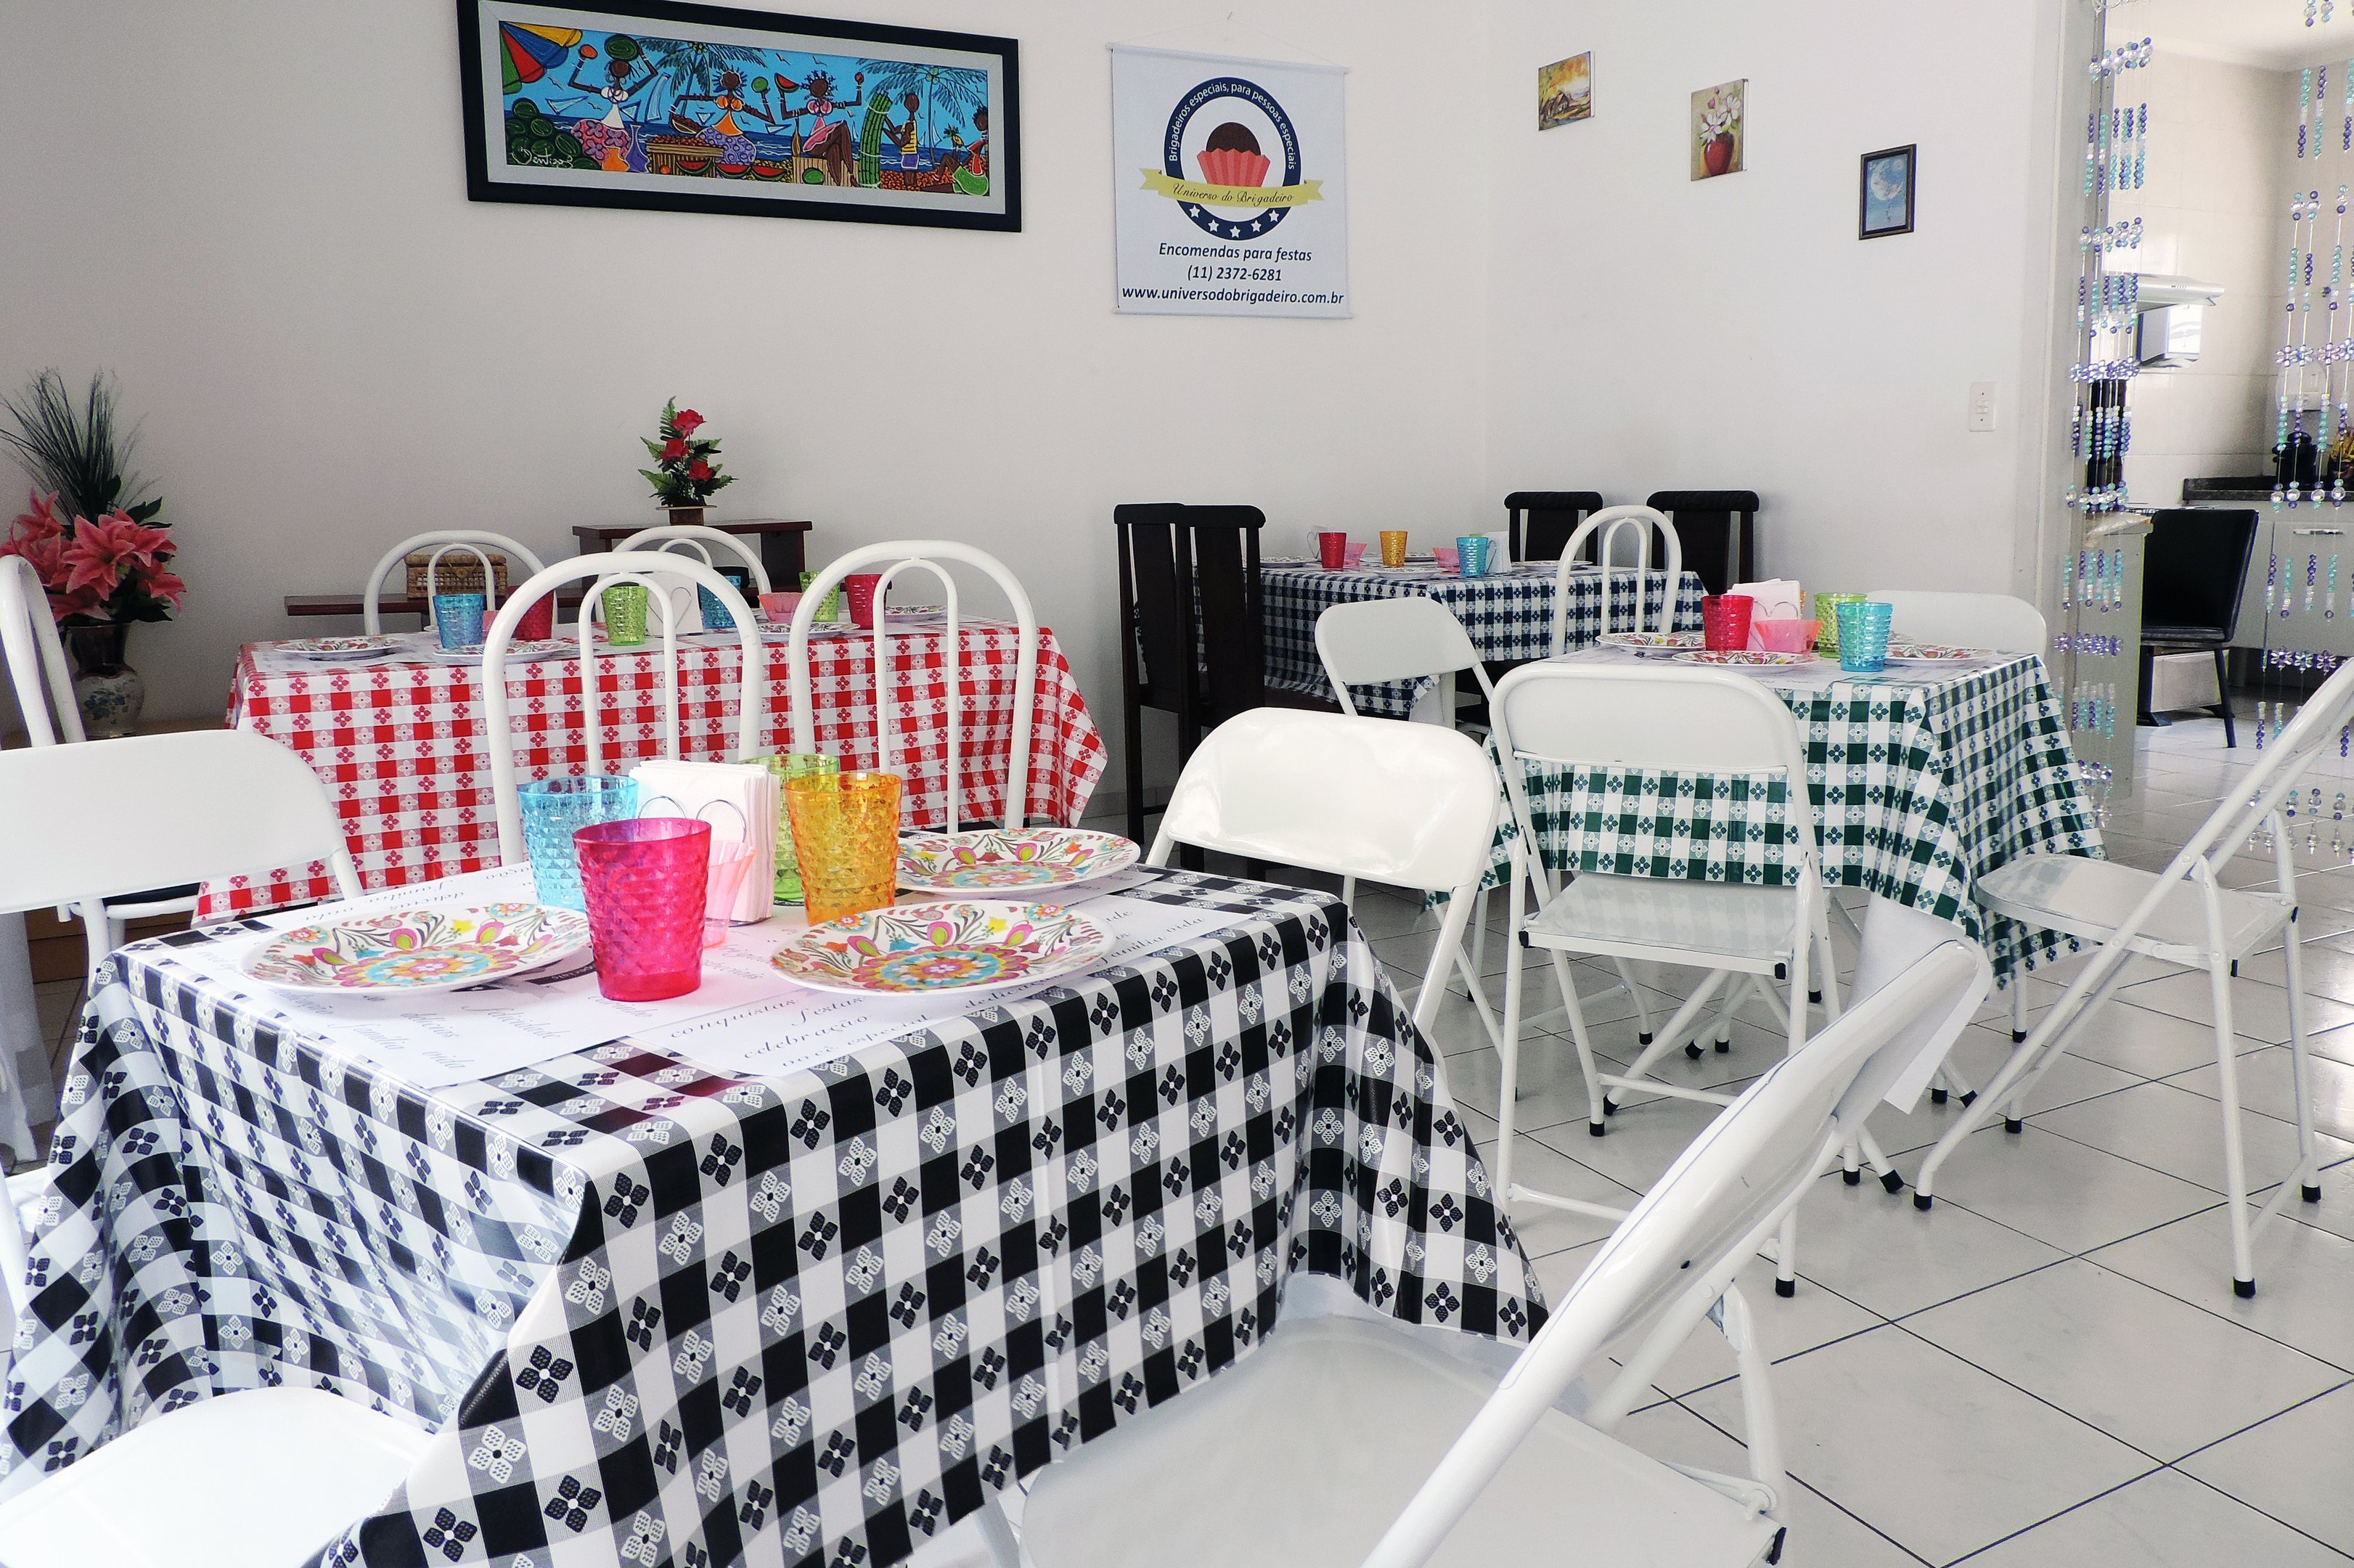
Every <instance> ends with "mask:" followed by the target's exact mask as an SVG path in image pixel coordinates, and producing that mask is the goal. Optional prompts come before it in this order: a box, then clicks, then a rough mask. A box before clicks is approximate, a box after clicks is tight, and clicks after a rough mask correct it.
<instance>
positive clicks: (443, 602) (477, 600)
mask: <svg viewBox="0 0 2354 1568" xmlns="http://www.w3.org/2000/svg"><path fill="white" fill-rule="evenodd" d="M433 630H435V631H436V632H438V633H440V638H441V646H442V647H444V648H473V647H478V646H480V645H481V643H482V595H481V594H478V593H437V594H435V595H434V596H433Z"/></svg>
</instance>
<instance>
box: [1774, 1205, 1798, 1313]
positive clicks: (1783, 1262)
mask: <svg viewBox="0 0 2354 1568" xmlns="http://www.w3.org/2000/svg"><path fill="white" fill-rule="evenodd" d="M1774 1253H1775V1257H1774V1294H1775V1295H1776V1296H1779V1297H1782V1298H1785V1299H1787V1298H1790V1297H1793V1296H1796V1295H1797V1293H1798V1216H1797V1214H1796V1213H1792V1214H1789V1215H1787V1216H1785V1217H1784V1219H1783V1221H1782V1234H1781V1236H1780V1238H1779V1239H1778V1240H1776V1243H1775V1244H1774Z"/></svg>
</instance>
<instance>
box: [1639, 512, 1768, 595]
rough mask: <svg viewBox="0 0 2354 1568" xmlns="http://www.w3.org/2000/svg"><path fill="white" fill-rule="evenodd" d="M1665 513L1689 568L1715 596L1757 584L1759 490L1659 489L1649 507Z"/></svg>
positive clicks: (1686, 568) (1687, 569) (1685, 565)
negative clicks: (1743, 585) (1673, 526)
mask: <svg viewBox="0 0 2354 1568" xmlns="http://www.w3.org/2000/svg"><path fill="white" fill-rule="evenodd" d="M1643 504H1644V505H1646V506H1649V507H1650V508H1651V509H1652V510H1653V511H1655V512H1664V513H1666V514H1668V517H1669V519H1670V521H1671V522H1673V523H1674V524H1675V525H1676V541H1677V543H1679V544H1680V545H1681V546H1683V552H1684V570H1686V571H1688V572H1691V573H1694V574H1696V575H1697V576H1698V577H1700V580H1701V584H1702V587H1704V588H1707V589H1708V591H1709V592H1711V593H1723V592H1724V591H1725V590H1726V589H1728V588H1732V587H1733V585H1734V584H1735V583H1746V582H1755V581H1756V580H1757V510H1758V506H1757V493H1756V492H1755V491H1754V490H1655V491H1653V492H1652V493H1651V497H1650V499H1649V501H1646V502H1645V503H1643Z"/></svg>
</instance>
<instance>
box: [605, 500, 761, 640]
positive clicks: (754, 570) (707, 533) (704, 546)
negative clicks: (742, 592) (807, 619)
mask: <svg viewBox="0 0 2354 1568" xmlns="http://www.w3.org/2000/svg"><path fill="white" fill-rule="evenodd" d="M715 545H716V546H719V547H720V548H721V549H724V550H726V552H728V553H729V554H730V555H733V556H735V557H736V558H737V560H739V561H741V562H742V563H743V564H744V567H745V570H746V572H747V575H748V576H749V577H750V578H751V580H752V585H753V586H752V593H751V596H750V599H751V603H752V604H753V605H755V606H758V603H759V602H760V600H759V596H760V595H762V594H764V593H767V592H768V591H769V568H768V567H764V566H762V565H761V564H760V552H759V551H758V550H756V549H754V548H753V547H752V546H750V545H749V544H748V543H747V542H746V541H745V540H744V539H743V538H741V537H740V536H738V535H734V534H729V533H726V532H723V531H722V530H720V529H717V528H706V527H705V526H703V525H702V524H675V525H673V524H668V523H658V524H654V526H652V527H651V528H641V529H639V530H638V531H637V532H636V533H634V534H632V535H630V536H629V537H628V538H626V539H624V540H622V541H621V542H620V544H618V545H616V546H613V548H614V549H615V550H617V551H618V550H672V549H677V548H679V547H680V546H684V547H685V548H687V549H690V550H693V551H694V552H695V555H696V556H699V557H700V558H701V559H702V562H703V564H704V565H705V566H706V567H711V568H712V569H713V570H714V571H717V570H719V569H720V566H719V563H718V562H717V561H716V559H714V558H713V556H712V554H711V550H712V546H715ZM673 593H674V594H684V595H685V603H688V604H698V605H699V601H698V600H696V599H695V593H694V590H693V589H691V588H678V589H674V590H673ZM682 608H684V606H682ZM697 614H698V619H699V617H700V609H698V611H697ZM704 630H705V631H715V630H726V628H725V627H709V626H706V627H705V628H704Z"/></svg>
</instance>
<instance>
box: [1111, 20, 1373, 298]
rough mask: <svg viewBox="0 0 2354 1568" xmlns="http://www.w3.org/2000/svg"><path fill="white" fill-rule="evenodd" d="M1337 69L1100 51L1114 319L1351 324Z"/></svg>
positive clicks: (1341, 75) (1162, 52) (1341, 78)
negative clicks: (1107, 98) (1296, 319)
mask: <svg viewBox="0 0 2354 1568" xmlns="http://www.w3.org/2000/svg"><path fill="white" fill-rule="evenodd" d="M1346 81H1347V73H1346V72H1345V71H1344V70H1342V69H1341V68H1340V67H1339V66H1320V65H1298V64H1291V63H1288V62H1282V61H1276V60H1246V59H1226V58H1219V57H1217V56H1215V55H1194V54H1179V53H1175V52H1173V51H1171V50H1167V49H1146V48H1127V47H1124V46H1121V45H1114V46H1113V48H1112V51H1111V142H1112V176H1113V196H1112V204H1113V207H1112V215H1113V231H1114V236H1115V239H1116V242H1117V244H1118V247H1119V299H1118V301H1117V304H1118V307H1119V310H1121V311H1122V312H1126V313H1131V314H1145V315H1187V316H1345V315H1347V314H1349V293H1348V290H1349V201H1348V179H1347V165H1346V160H1345V155H1344V154H1345V147H1344V138H1343V123H1342V112H1341V111H1342V101H1341V97H1342V94H1341V90H1342V88H1343V86H1344V84H1345V83H1346Z"/></svg>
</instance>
